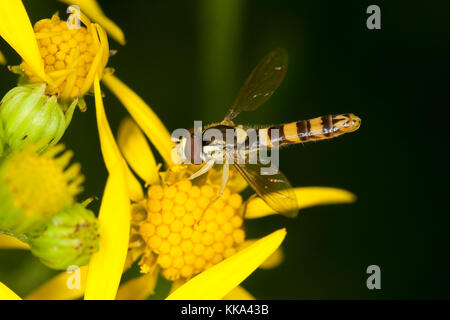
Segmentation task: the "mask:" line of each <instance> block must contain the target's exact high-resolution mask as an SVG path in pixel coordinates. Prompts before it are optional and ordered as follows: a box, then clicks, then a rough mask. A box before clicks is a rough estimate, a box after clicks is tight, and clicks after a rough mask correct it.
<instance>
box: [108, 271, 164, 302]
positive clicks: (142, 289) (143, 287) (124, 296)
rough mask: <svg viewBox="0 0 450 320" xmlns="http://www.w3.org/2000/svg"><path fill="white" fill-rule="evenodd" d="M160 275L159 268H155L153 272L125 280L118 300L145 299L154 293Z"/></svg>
mask: <svg viewBox="0 0 450 320" xmlns="http://www.w3.org/2000/svg"><path fill="white" fill-rule="evenodd" d="M158 275H159V272H158V268H155V270H154V271H153V272H149V273H147V274H145V275H143V276H140V277H137V278H134V279H131V280H129V281H127V282H125V283H124V284H123V285H121V286H120V288H119V291H118V292H117V296H116V300H145V299H146V298H147V297H148V296H149V295H151V294H153V293H154V290H155V286H156V282H157V280H158Z"/></svg>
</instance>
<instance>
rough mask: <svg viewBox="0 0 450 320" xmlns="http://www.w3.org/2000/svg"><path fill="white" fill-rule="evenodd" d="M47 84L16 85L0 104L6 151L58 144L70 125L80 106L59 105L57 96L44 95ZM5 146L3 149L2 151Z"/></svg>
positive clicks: (2, 137)
mask: <svg viewBox="0 0 450 320" xmlns="http://www.w3.org/2000/svg"><path fill="white" fill-rule="evenodd" d="M45 88H46V84H45V83H37V84H27V85H21V86H17V87H15V88H14V89H12V90H10V91H9V92H8V93H7V94H6V95H5V96H4V97H3V99H2V100H1V102H0V122H1V125H2V126H3V136H2V134H1V133H0V144H2V143H1V140H3V144H4V145H6V147H5V148H7V147H9V148H11V149H22V148H23V147H24V146H26V145H28V144H30V143H37V142H39V144H40V145H42V146H43V147H42V148H41V150H40V151H43V150H45V149H46V148H48V147H49V146H52V145H55V144H56V143H57V142H58V141H59V140H60V139H61V137H62V136H63V134H64V132H65V130H66V129H67V127H68V126H69V124H70V121H71V119H72V115H73V111H74V109H75V106H76V105H77V102H78V101H77V100H74V101H73V102H72V103H71V104H70V106H69V105H67V104H64V103H62V104H60V103H58V100H57V97H56V96H51V97H49V96H47V95H46V94H45ZM1 149H2V147H0V151H1Z"/></svg>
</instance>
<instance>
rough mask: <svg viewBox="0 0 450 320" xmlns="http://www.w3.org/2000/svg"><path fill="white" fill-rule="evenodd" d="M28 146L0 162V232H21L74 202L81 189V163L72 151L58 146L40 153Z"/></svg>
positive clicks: (37, 224)
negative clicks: (75, 160) (74, 158)
mask: <svg viewBox="0 0 450 320" xmlns="http://www.w3.org/2000/svg"><path fill="white" fill-rule="evenodd" d="M36 148H37V147H33V146H29V147H28V148H26V149H24V150H20V151H14V152H12V153H10V154H9V155H7V156H6V157H4V158H3V159H2V161H1V163H0V199H1V200H0V212H1V216H0V231H1V230H4V231H8V232H11V233H14V234H22V233H26V232H29V231H31V230H32V229H34V228H36V227H37V226H39V225H40V224H42V221H44V220H46V219H47V218H49V217H51V216H52V215H54V214H55V213H57V212H59V211H60V210H62V209H65V208H67V207H69V206H71V205H72V204H73V203H74V202H75V196H76V195H77V194H78V193H80V192H81V191H82V186H81V184H82V182H83V181H84V177H83V175H82V174H81V173H80V165H79V164H78V163H74V164H72V165H69V163H70V159H71V158H72V156H73V152H72V151H65V152H63V153H62V154H61V155H59V156H58V154H60V153H61V152H62V151H63V150H64V146H63V145H57V146H55V147H53V148H51V149H48V150H47V151H45V152H44V153H42V154H40V155H39V154H37V153H36V151H35V149H36Z"/></svg>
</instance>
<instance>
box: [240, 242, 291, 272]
mask: <svg viewBox="0 0 450 320" xmlns="http://www.w3.org/2000/svg"><path fill="white" fill-rule="evenodd" d="M256 241H258V240H257V239H249V240H245V241H244V243H242V244H241V245H240V246H239V248H238V250H242V249H245V248H247V247H249V246H250V245H252V244H253V243H255V242H256ZM283 261H284V253H283V249H282V248H281V247H279V248H278V249H277V250H275V252H274V253H272V254H271V255H270V257H268V258H267V259H266V261H264V262H263V263H262V264H261V265H260V266H259V267H260V268H261V269H272V268H276V267H278V266H279V265H280V264H281V263H282V262H283Z"/></svg>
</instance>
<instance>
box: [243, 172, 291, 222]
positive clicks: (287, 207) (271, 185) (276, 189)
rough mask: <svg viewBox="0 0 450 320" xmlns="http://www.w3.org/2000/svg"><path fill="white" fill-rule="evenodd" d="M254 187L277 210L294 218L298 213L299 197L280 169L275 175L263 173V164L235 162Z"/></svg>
mask: <svg viewBox="0 0 450 320" xmlns="http://www.w3.org/2000/svg"><path fill="white" fill-rule="evenodd" d="M234 166H235V168H236V169H237V170H238V171H239V173H240V174H241V175H242V176H243V177H244V179H245V180H246V181H247V183H248V184H249V185H250V187H252V189H253V190H254V191H255V192H256V194H258V196H260V197H261V199H263V200H264V202H266V203H267V204H268V205H269V206H270V207H271V208H272V209H273V210H275V211H276V212H278V213H280V214H282V215H284V216H286V217H289V218H293V217H296V216H297V214H298V205H297V197H296V195H295V192H294V190H293V189H292V185H291V184H290V182H289V181H288V179H287V178H286V177H285V175H284V174H282V173H281V172H280V171H278V173H277V174H273V175H261V171H260V169H261V168H262V167H263V166H262V165H261V164H236V163H235V164H234Z"/></svg>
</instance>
